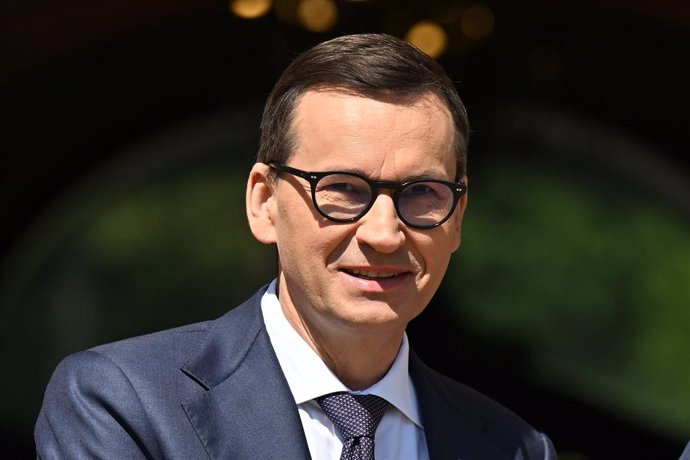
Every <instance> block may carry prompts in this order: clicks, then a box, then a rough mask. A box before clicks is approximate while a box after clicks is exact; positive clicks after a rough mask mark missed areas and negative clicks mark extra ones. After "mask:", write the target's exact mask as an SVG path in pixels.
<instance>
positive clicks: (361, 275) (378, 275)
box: [343, 269, 400, 279]
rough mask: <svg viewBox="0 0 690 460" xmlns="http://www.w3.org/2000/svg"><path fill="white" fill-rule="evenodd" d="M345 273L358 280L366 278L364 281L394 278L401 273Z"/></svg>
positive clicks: (354, 271)
mask: <svg viewBox="0 0 690 460" xmlns="http://www.w3.org/2000/svg"><path fill="white" fill-rule="evenodd" d="M343 271H344V272H345V273H347V274H349V275H352V276H356V277H357V278H364V279H382V278H394V277H396V276H398V275H400V273H394V272H372V271H367V270H355V269H353V270H347V269H346V270H343Z"/></svg>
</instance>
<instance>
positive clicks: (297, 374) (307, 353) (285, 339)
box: [261, 280, 422, 427]
mask: <svg viewBox="0 0 690 460" xmlns="http://www.w3.org/2000/svg"><path fill="white" fill-rule="evenodd" d="M276 285H277V282H276V280H273V282H272V283H271V284H270V285H269V286H268V290H267V291H266V292H265V293H264V295H263V297H262V298H261V312H262V314H263V317H264V322H265V324H266V332H267V333H268V336H269V338H270V339H271V344H272V345H273V349H274V350H275V353H276V356H277V357H278V362H279V363H280V367H281V368H282V370H283V374H284V375H285V378H286V380H287V382H288V385H289V387H290V391H291V392H292V396H293V397H294V398H295V402H296V403H297V404H303V403H306V402H308V401H311V400H313V399H316V398H317V397H319V396H323V395H326V394H329V393H335V392H338V391H350V390H349V389H348V388H347V387H346V386H345V384H343V383H342V382H341V381H340V379H338V377H337V376H336V375H335V374H334V373H333V372H332V371H331V370H330V369H329V368H328V366H326V364H325V363H324V362H323V360H322V359H321V358H320V357H319V355H318V354H317V353H316V352H315V351H314V350H313V349H312V348H311V347H310V346H309V344H307V342H306V341H305V340H304V339H303V338H302V337H301V336H300V335H299V334H298V333H297V331H296V330H295V329H294V328H293V327H292V326H291V325H290V323H289V322H288V320H287V318H286V317H285V314H284V313H283V309H282V308H281V306H280V301H279V300H278V296H277V294H276ZM409 352H410V348H409V344H408V341H407V335H406V334H405V335H404V336H403V341H402V345H401V347H400V350H399V351H398V355H397V356H396V358H395V361H393V365H392V366H391V368H390V369H389V370H388V372H387V373H386V375H385V376H383V378H382V379H381V380H379V381H378V382H376V383H375V384H374V385H372V386H371V387H369V388H367V389H366V390H363V391H353V393H362V394H374V395H376V396H380V397H382V398H384V399H385V400H386V401H388V402H389V403H390V404H392V405H393V406H395V407H396V408H397V409H398V410H399V411H400V412H402V413H403V414H404V415H405V416H406V417H407V418H409V419H410V420H412V422H414V423H415V424H416V425H418V426H420V427H421V426H422V423H421V417H420V414H419V408H418V406H417V395H416V394H415V391H414V386H413V385H412V380H411V379H410V376H409V372H408V358H409Z"/></svg>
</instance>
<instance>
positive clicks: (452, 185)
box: [268, 163, 467, 230]
mask: <svg viewBox="0 0 690 460" xmlns="http://www.w3.org/2000/svg"><path fill="white" fill-rule="evenodd" d="M268 166H269V168H271V169H273V170H275V171H276V172H286V173H288V174H291V175H293V176H297V177H301V178H302V179H305V180H306V181H307V182H309V185H311V200H312V202H313V204H314V209H316V211H317V212H318V213H319V214H321V215H322V216H323V217H325V218H326V219H328V220H330V221H333V222H355V221H357V220H359V219H361V218H362V217H364V215H365V214H366V213H367V212H369V210H370V209H371V207H372V206H373V205H374V202H375V201H376V197H377V196H378V195H379V190H381V189H385V190H393V205H394V206H395V212H396V213H397V215H398V218H399V219H400V220H401V221H402V222H403V223H404V224H405V225H407V226H408V227H412V228H417V229H424V230H426V229H430V228H435V227H438V226H439V225H441V224H443V223H444V222H445V221H447V220H448V219H450V216H452V215H453V212H455V208H456V207H457V205H458V202H459V201H460V198H461V197H462V195H464V194H465V192H467V185H465V183H464V182H462V181H461V180H458V181H457V182H448V181H444V180H440V179H425V178H420V179H413V180H409V181H405V182H391V181H380V180H371V179H369V178H368V177H365V176H362V175H360V174H357V173H353V172H350V171H323V172H316V171H303V170H301V169H297V168H293V167H290V166H286V165H282V164H278V163H271V164H269V165H268ZM333 174H344V175H348V176H354V177H357V178H359V179H361V180H363V181H364V182H366V183H367V185H369V188H370V189H371V192H372V194H371V200H369V203H368V204H367V205H366V206H365V207H364V208H363V209H362V211H360V212H359V214H357V215H356V216H353V217H348V218H346V219H341V218H337V217H332V216H329V215H327V214H326V213H324V212H323V211H321V208H320V207H319V205H318V204H317V203H316V184H318V182H319V181H320V180H321V179H323V178H324V177H326V176H330V175H333ZM423 182H434V183H437V184H442V185H445V186H447V187H448V188H449V189H450V190H451V192H452V194H453V204H452V205H451V207H450V209H449V211H448V215H447V216H446V217H444V218H443V219H441V220H440V221H438V222H435V223H433V224H431V225H419V224H413V223H411V222H408V221H407V219H405V218H404V217H403V214H402V213H401V212H400V208H399V207H398V192H400V190H402V189H404V188H405V187H408V186H410V185H413V184H416V183H423Z"/></svg>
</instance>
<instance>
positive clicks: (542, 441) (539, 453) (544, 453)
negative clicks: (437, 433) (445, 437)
mask: <svg viewBox="0 0 690 460" xmlns="http://www.w3.org/2000/svg"><path fill="white" fill-rule="evenodd" d="M410 373H411V375H412V376H413V380H414V381H415V388H416V390H417V393H418V399H419V401H420V406H421V409H422V413H423V414H426V415H427V417H430V418H435V419H436V421H437V422H439V423H442V424H447V425H450V426H456V427H462V429H464V430H470V431H471V432H472V433H473V434H474V435H476V436H477V438H478V439H481V440H482V442H486V443H489V444H491V445H493V446H494V447H496V448H498V450H500V451H502V452H505V453H507V454H509V455H510V457H509V458H513V457H512V456H513V455H515V454H516V452H520V453H521V455H522V456H521V457H515V458H524V459H555V458H556V454H555V451H554V448H553V445H552V444H551V441H550V440H549V438H548V437H547V436H546V435H544V434H543V433H541V432H539V431H538V430H536V429H535V428H534V427H532V426H531V425H530V424H529V423H528V422H526V421H525V420H524V419H523V418H521V417H520V416H519V415H517V414H515V413H514V412H513V411H512V410H510V409H508V408H506V407H505V406H503V405H502V404H500V403H499V402H497V401H495V400H493V399H491V398H489V397H487V396H485V395H483V394H482V393H480V392H479V391H477V390H475V389H473V388H471V387H469V386H467V385H465V384H463V383H460V382H458V381H456V380H453V379H451V378H449V377H447V376H445V375H443V374H441V373H439V372H437V371H435V370H433V369H431V368H429V367H427V366H426V365H425V364H424V363H423V362H421V361H420V360H419V358H418V357H416V356H413V355H412V354H411V359H410ZM425 406H427V407H425ZM451 431H452V429H451Z"/></svg>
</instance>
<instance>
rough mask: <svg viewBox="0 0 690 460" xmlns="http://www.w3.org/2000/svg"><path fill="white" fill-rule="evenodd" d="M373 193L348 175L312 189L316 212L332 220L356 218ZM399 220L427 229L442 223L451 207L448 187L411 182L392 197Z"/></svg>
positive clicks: (327, 178)
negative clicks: (394, 197) (395, 201)
mask: <svg viewBox="0 0 690 460" xmlns="http://www.w3.org/2000/svg"><path fill="white" fill-rule="evenodd" d="M373 195H374V193H373V191H372V189H371V186H370V185H369V184H368V183H367V182H366V181H365V180H363V179H362V178H360V177H357V176H352V175H349V174H339V173H336V174H329V175H327V176H324V177H322V178H321V179H320V180H319V181H318V183H317V184H316V188H315V189H314V199H315V201H316V206H317V207H318V208H319V210H320V211H321V212H322V213H323V214H325V215H327V216H328V217H330V218H332V219H336V220H349V219H353V218H356V217H359V216H360V215H361V214H362V213H363V212H364V211H365V210H367V209H368V208H369V206H370V205H371V202H372V200H373V199H374V196H373ZM396 199H397V204H396V205H397V210H398V212H399V213H400V218H401V219H402V220H404V221H405V222H407V223H408V224H411V225H415V226H420V227H430V226H434V225H436V224H437V223H438V222H440V221H442V220H444V219H445V218H446V217H447V216H448V214H449V213H450V211H451V209H452V207H453V200H454V197H453V191H452V190H451V188H450V187H448V185H446V184H444V183H440V182H433V181H415V182H412V183H410V184H408V185H406V186H405V187H403V188H402V189H400V190H399V191H398V193H397V196H396Z"/></svg>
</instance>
